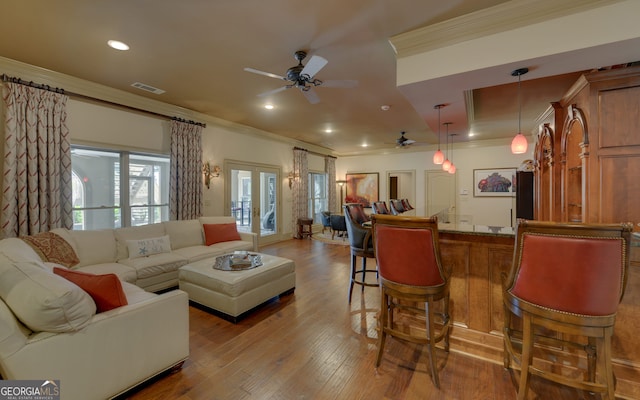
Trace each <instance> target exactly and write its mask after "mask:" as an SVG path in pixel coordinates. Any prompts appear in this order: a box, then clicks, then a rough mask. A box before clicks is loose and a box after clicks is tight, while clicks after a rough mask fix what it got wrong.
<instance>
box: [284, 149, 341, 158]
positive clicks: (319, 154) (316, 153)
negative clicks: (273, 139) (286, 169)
mask: <svg viewBox="0 0 640 400" xmlns="http://www.w3.org/2000/svg"><path fill="white" fill-rule="evenodd" d="M293 149H294V150H302V151H306V152H307V153H309V154H313V155H314V156H321V157H331V158H336V159H337V158H338V157H334V156H332V155H329V154H322V153H318V152H315V151H311V150H307V149H303V148H302V147H298V146H295V147H294V148H293Z"/></svg>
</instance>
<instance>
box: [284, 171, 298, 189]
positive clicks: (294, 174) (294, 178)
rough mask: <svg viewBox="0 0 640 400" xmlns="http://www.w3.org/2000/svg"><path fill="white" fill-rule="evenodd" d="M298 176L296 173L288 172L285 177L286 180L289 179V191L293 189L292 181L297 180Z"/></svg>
mask: <svg viewBox="0 0 640 400" xmlns="http://www.w3.org/2000/svg"><path fill="white" fill-rule="evenodd" d="M299 177H300V176H299V175H298V174H296V173H294V172H293V171H292V172H289V175H288V176H287V178H288V179H289V189H291V188H292V187H293V181H294V180H296V179H298V178H299Z"/></svg>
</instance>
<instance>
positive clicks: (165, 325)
mask: <svg viewBox="0 0 640 400" xmlns="http://www.w3.org/2000/svg"><path fill="white" fill-rule="evenodd" d="M188 304H189V303H188V297H187V294H186V293H185V292H183V291H180V290H174V291H171V292H166V293H163V294H160V295H158V296H157V297H154V298H152V299H149V300H145V301H141V302H139V303H134V304H130V305H127V306H123V307H119V308H116V309H113V310H110V311H107V312H104V313H101V314H97V315H96V316H95V317H94V319H93V321H92V322H91V323H90V324H89V325H88V326H87V327H86V328H84V329H82V330H81V331H78V332H75V333H61V334H51V333H47V332H43V333H38V334H36V335H33V336H32V338H30V340H29V341H28V342H27V343H26V344H25V345H24V346H23V347H22V348H21V349H20V350H19V351H17V352H15V353H14V354H12V355H9V356H8V357H7V358H6V359H5V360H3V364H4V365H5V371H4V372H5V373H6V374H7V376H4V377H3V378H4V379H59V380H60V385H61V398H64V399H66V400H91V399H106V398H110V397H113V396H116V395H118V394H120V393H122V392H124V391H126V390H128V389H130V388H132V387H134V386H136V385H137V384H139V383H141V382H143V381H145V380H147V379H149V378H151V377H153V376H155V375H157V374H159V373H161V372H163V371H165V370H167V369H169V368H171V367H172V366H174V365H176V364H178V363H180V362H182V361H184V360H185V359H186V358H187V357H188V355H189V306H188Z"/></svg>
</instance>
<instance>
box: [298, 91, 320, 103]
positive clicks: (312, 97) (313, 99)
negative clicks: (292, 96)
mask: <svg viewBox="0 0 640 400" xmlns="http://www.w3.org/2000/svg"><path fill="white" fill-rule="evenodd" d="M302 94H304V97H306V98H307V101H309V103H311V104H317V103H319V102H320V97H318V93H316V91H315V90H313V88H309V90H303V91H302Z"/></svg>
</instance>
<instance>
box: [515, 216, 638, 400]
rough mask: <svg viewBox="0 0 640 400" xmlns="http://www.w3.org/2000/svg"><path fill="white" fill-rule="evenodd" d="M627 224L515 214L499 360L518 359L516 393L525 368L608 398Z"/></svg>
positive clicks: (523, 384) (525, 384)
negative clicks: (519, 217) (525, 217)
mask: <svg viewBox="0 0 640 400" xmlns="http://www.w3.org/2000/svg"><path fill="white" fill-rule="evenodd" d="M631 228H632V226H631V224H577V223H554V222H539V221H525V220H519V221H518V224H517V227H516V241H515V249H514V256H513V264H512V266H511V270H510V272H509V274H508V275H506V274H503V302H504V336H503V337H504V367H505V368H510V367H511V362H512V361H514V362H515V363H516V364H519V366H520V371H521V372H520V382H519V387H518V397H517V398H518V399H519V400H523V399H525V398H526V397H527V391H528V389H529V382H530V376H531V375H536V376H539V377H542V378H544V379H548V380H551V381H553V382H556V383H560V384H562V385H567V386H571V387H574V388H577V389H581V390H585V391H588V392H596V393H602V398H603V399H609V400H614V393H615V377H614V373H613V367H612V364H611V337H612V336H613V328H614V324H615V320H616V313H617V308H618V304H619V303H620V301H621V300H622V296H623V295H624V289H625V286H626V281H627V271H628V268H629V240H630V232H631ZM520 347H521V351H520V350H519V348H520ZM554 349H566V351H567V352H569V353H570V355H571V357H567V356H563V354H560V353H559V352H557V351H556V352H554ZM565 354H566V353H565ZM585 355H586V365H585ZM534 360H535V361H534Z"/></svg>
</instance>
